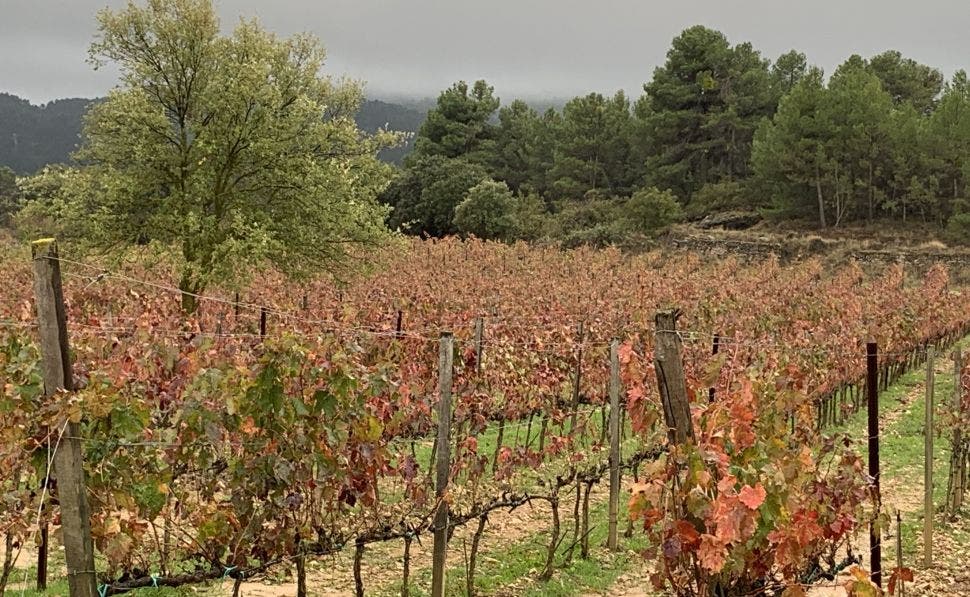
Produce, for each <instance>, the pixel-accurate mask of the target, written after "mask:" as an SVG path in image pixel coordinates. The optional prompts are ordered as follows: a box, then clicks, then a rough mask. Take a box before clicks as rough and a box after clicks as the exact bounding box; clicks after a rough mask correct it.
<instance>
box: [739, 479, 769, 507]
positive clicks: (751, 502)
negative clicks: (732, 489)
mask: <svg viewBox="0 0 970 597" xmlns="http://www.w3.org/2000/svg"><path fill="white" fill-rule="evenodd" d="M766 495H767V494H766V493H765V488H764V486H763V485H761V483H758V484H757V485H755V486H754V487H751V486H750V485H745V486H744V487H742V488H741V493H740V494H738V499H740V500H741V503H742V504H744V505H745V506H747V507H748V508H750V509H751V510H757V509H758V508H759V507H761V504H763V503H764V502H765V496H766Z"/></svg>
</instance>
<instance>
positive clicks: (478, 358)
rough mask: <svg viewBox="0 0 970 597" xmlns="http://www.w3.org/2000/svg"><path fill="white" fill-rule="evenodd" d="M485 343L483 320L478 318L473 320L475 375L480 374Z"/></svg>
mask: <svg viewBox="0 0 970 597" xmlns="http://www.w3.org/2000/svg"><path fill="white" fill-rule="evenodd" d="M484 342H485V318H483V317H479V318H478V319H476V320H475V373H476V375H481V374H482V356H483V354H484V350H483V349H484V346H483V344H484Z"/></svg>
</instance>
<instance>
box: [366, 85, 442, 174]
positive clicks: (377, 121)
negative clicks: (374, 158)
mask: <svg viewBox="0 0 970 597" xmlns="http://www.w3.org/2000/svg"><path fill="white" fill-rule="evenodd" d="M427 115H428V114H427V110H424V111H422V110H419V109H416V108H411V107H407V106H402V105H400V104H392V103H388V102H384V101H381V100H365V101H364V103H363V104H361V106H360V111H359V112H358V113H357V118H356V120H357V126H358V127H360V129H361V130H362V131H366V132H368V133H373V132H375V131H377V130H378V129H386V130H390V131H400V132H402V133H412V134H410V135H408V139H407V142H406V143H405V144H404V145H402V146H400V147H392V148H390V149H385V150H384V151H382V152H381V153H380V154H379V157H380V158H381V159H382V160H384V161H385V162H389V163H392V164H400V163H401V161H402V160H404V156H406V155H407V154H408V153H410V152H411V149H412V148H413V147H414V135H413V133H417V132H418V129H419V128H421V125H422V124H423V123H424V119H425V118H426V117H427Z"/></svg>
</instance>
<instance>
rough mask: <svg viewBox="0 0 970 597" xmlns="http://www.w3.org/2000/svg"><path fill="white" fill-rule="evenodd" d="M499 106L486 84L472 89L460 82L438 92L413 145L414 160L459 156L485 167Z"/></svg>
mask: <svg viewBox="0 0 970 597" xmlns="http://www.w3.org/2000/svg"><path fill="white" fill-rule="evenodd" d="M498 107H499V99H498V98H497V97H495V89H494V88H493V87H491V86H489V85H488V84H487V83H486V82H485V81H476V82H475V83H474V85H472V86H471V87H469V86H468V84H467V83H466V82H464V81H459V82H457V83H455V84H454V85H452V86H451V87H450V88H449V89H446V90H445V91H443V92H441V95H439V96H438V103H437V104H436V105H435V107H434V108H433V109H431V110H430V111H429V112H428V118H427V119H426V120H425V121H424V124H422V125H421V128H420V130H419V131H418V135H417V138H416V140H415V145H414V154H413V155H414V158H415V159H417V158H420V157H426V156H434V155H440V156H444V157H447V158H457V157H461V158H463V159H465V160H467V161H469V162H475V163H478V164H482V165H485V164H487V163H488V162H489V159H490V157H491V156H492V155H493V151H494V143H495V139H494V137H495V131H494V128H495V127H494V125H493V124H492V123H491V119H492V116H493V115H494V114H495V111H496V110H497V109H498Z"/></svg>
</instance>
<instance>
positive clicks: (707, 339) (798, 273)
mask: <svg viewBox="0 0 970 597" xmlns="http://www.w3.org/2000/svg"><path fill="white" fill-rule="evenodd" d="M370 259H371V261H370V264H369V268H368V271H367V272H366V273H364V274H361V275H359V276H356V277H353V278H351V279H345V280H340V281H336V282H335V281H334V280H333V279H331V278H321V279H319V280H314V281H309V282H306V283H302V284H297V283H294V282H289V281H287V280H285V279H284V278H283V277H282V276H277V275H274V274H266V275H260V276H258V277H257V278H256V279H255V280H253V282H252V283H251V284H250V285H249V286H248V287H247V288H244V289H240V290H235V289H212V290H210V291H207V292H206V293H204V294H202V295H199V296H198V297H196V298H197V299H198V304H199V305H200V307H199V310H198V311H197V312H196V313H195V314H193V315H192V316H186V315H185V314H184V313H183V312H182V310H181V305H182V300H181V298H182V297H181V295H180V293H179V291H178V290H177V288H176V287H177V285H178V284H177V276H176V273H175V268H174V267H173V265H172V264H170V263H167V262H165V261H155V262H153V261H151V260H149V259H148V258H146V257H138V258H131V259H127V260H121V261H117V260H116V261H106V260H103V261H97V260H94V259H80V258H77V259H75V258H72V256H71V255H70V253H69V252H68V251H67V250H65V249H63V248H62V250H61V253H60V256H59V257H52V258H50V260H51V261H53V262H56V265H57V266H58V268H59V270H60V275H61V276H62V278H63V296H64V300H65V303H66V311H67V329H68V332H69V342H70V350H71V355H72V359H73V380H74V391H73V392H60V393H57V394H56V395H54V396H51V397H46V395H45V388H44V382H43V373H42V371H41V369H42V367H41V365H40V363H41V350H40V338H39V330H38V325H37V315H36V313H35V307H34V290H33V286H32V285H33V284H34V275H35V274H34V270H32V260H31V256H30V254H29V252H28V251H27V250H26V249H24V248H17V247H10V246H8V247H5V248H0V260H2V261H0V263H2V266H0V270H2V280H3V284H4V288H3V290H2V292H0V370H2V372H3V373H2V375H3V380H4V383H3V393H2V395H0V469H2V470H3V476H2V481H0V533H2V535H3V537H4V538H5V547H4V550H3V553H4V555H5V563H4V570H3V577H2V579H0V594H2V587H3V586H5V585H7V584H8V583H10V582H20V581H21V579H19V578H13V576H14V575H16V574H17V569H16V567H15V565H14V564H15V562H16V561H17V556H18V555H19V554H20V553H21V552H24V551H27V552H29V553H30V554H31V556H30V557H31V560H32V561H33V559H34V557H35V552H36V551H37V549H38V548H37V547H35V546H37V545H40V546H41V547H40V549H41V550H42V551H43V550H46V549H47V543H48V541H51V540H53V539H54V538H55V536H56V531H57V529H58V528H59V525H60V522H61V512H60V508H59V503H60V501H59V497H60V493H59V487H58V485H57V482H56V478H57V475H56V474H54V473H56V471H52V468H53V467H52V465H51V463H52V453H53V452H56V450H57V449H58V447H59V446H61V445H62V444H63V443H64V442H66V441H77V442H79V443H80V445H81V447H82V452H83V461H84V472H85V478H86V488H87V494H88V502H89V506H90V526H91V536H92V538H93V542H94V547H95V550H96V553H97V566H96V571H95V572H96V577H97V586H98V587H99V588H98V591H99V593H101V594H102V595H114V594H121V593H126V592H130V591H133V590H136V589H140V588H145V587H166V586H167V587H179V586H185V585H195V584H201V583H206V582H209V581H217V580H220V579H226V578H231V579H234V582H235V589H236V591H237V592H238V590H239V586H240V584H241V583H242V582H243V581H246V580H249V579H253V578H258V577H259V576H260V575H263V574H266V573H267V572H268V571H270V570H272V569H273V568H275V567H280V566H295V567H296V569H297V575H298V578H299V586H300V592H301V594H306V591H307V588H306V563H307V560H308V559H313V558H321V557H324V556H328V555H331V554H335V553H338V552H342V551H345V550H351V551H352V552H353V554H354V561H355V564H354V575H355V582H354V584H355V586H356V591H357V593H358V594H364V592H365V591H366V590H367V587H366V581H367V579H366V578H365V575H364V574H362V572H361V563H362V561H363V560H364V559H365V558H366V557H367V549H368V546H372V545H374V544H378V543H387V542H397V543H400V544H402V545H403V546H404V551H403V556H402V557H403V560H404V567H403V570H404V572H403V575H402V576H403V578H402V579H401V593H402V594H405V595H407V594H408V593H409V591H411V592H415V591H418V590H421V591H424V590H428V587H422V586H415V585H416V583H418V581H416V580H414V579H412V578H410V576H409V568H410V567H409V558H410V550H411V548H412V544H413V543H414V542H421V541H423V540H428V541H430V539H431V537H432V536H433V535H437V536H438V537H437V538H439V539H442V540H443V541H444V542H445V543H447V538H448V537H449V536H450V535H451V534H452V533H453V532H455V528H457V527H464V526H466V525H467V526H468V527H469V528H470V529H471V537H472V541H471V545H470V547H467V548H466V555H465V568H466V575H465V577H466V581H467V587H462V590H463V591H464V592H467V593H469V594H471V593H474V592H475V591H476V585H475V578H474V571H475V566H476V554H477V550H478V540H479V538H480V537H481V535H482V533H483V530H484V529H485V528H486V527H487V525H488V524H489V516H490V515H491V514H492V513H495V512H501V511H508V510H510V509H514V508H517V507H522V506H524V505H526V504H533V503H541V504H543V508H545V509H547V510H548V512H549V520H548V523H549V528H550V532H549V545H548V557H547V559H546V564H545V567H544V568H543V569H542V570H539V571H537V574H538V576H539V578H540V579H548V578H550V577H551V576H552V575H553V574H554V572H555V570H556V569H557V568H558V567H562V566H565V565H567V564H568V563H569V562H571V561H573V560H574V559H580V558H587V557H590V546H589V536H590V529H591V527H592V526H594V525H596V524H602V525H607V524H608V525H609V526H610V539H609V541H610V542H611V547H613V546H615V544H616V541H617V538H616V535H617V533H616V527H617V526H619V527H620V528H621V530H622V529H623V528H626V527H627V524H628V522H627V521H626V520H618V519H617V505H616V503H615V500H616V499H617V498H616V497H615V496H613V497H612V499H611V503H610V507H609V511H610V516H609V520H608V521H595V520H594V521H591V520H590V494H591V491H592V490H593V487H594V486H595V485H597V484H600V483H602V484H604V485H607V484H611V485H612V484H615V485H616V486H617V487H618V486H619V485H620V484H621V480H620V477H621V476H622V478H623V482H622V483H623V487H624V492H625V493H624V494H623V495H624V497H623V498H622V499H623V500H624V501H626V500H629V511H630V514H631V517H632V518H633V519H635V521H636V527H637V529H640V530H634V531H633V532H638V533H645V534H646V536H647V537H648V538H649V541H650V543H651V545H652V546H653V547H652V549H651V550H648V553H647V554H645V557H647V558H648V559H650V560H652V561H654V562H655V563H654V564H653V566H654V573H653V576H652V577H651V582H652V584H653V585H654V587H655V588H656V589H657V590H662V591H664V592H667V593H676V594H683V595H691V594H713V593H712V591H721V593H719V594H770V593H771V592H775V593H776V594H781V593H782V591H785V594H787V595H797V594H803V593H797V592H795V591H800V590H801V588H800V587H802V586H803V585H810V584H812V582H814V581H815V580H817V579H818V578H821V577H822V576H824V575H826V574H829V575H831V574H834V573H835V572H837V569H840V568H842V567H844V563H845V560H846V554H847V553H851V551H852V547H851V544H852V542H853V541H855V540H856V538H857V534H858V531H859V530H860V529H864V528H865V527H866V526H867V525H868V524H869V523H870V522H871V521H873V520H877V519H878V514H879V507H878V492H874V491H873V490H872V487H871V483H870V482H871V479H870V477H869V476H867V474H866V470H865V464H864V462H863V459H862V457H861V456H860V455H859V446H857V445H856V444H854V443H853V442H852V441H850V440H848V439H846V438H840V437H839V436H838V435H836V434H835V432H834V430H833V429H834V428H835V427H836V426H837V425H839V424H840V423H842V422H843V421H844V420H845V418H846V417H847V416H849V415H850V414H851V413H853V412H855V411H857V410H859V409H860V408H864V403H865V386H866V384H865V378H866V373H867V368H866V364H867V363H866V357H867V342H875V343H876V344H877V345H878V351H879V352H878V365H879V367H878V371H879V376H880V377H879V384H880V385H881V386H882V387H885V386H886V385H888V384H889V383H891V382H892V380H893V379H895V378H897V377H899V376H900V375H902V374H903V373H904V372H906V371H909V370H911V369H912V368H913V367H915V366H917V365H918V364H919V363H921V362H922V359H923V358H925V355H926V349H927V347H928V346H930V345H935V346H938V347H942V346H947V345H949V344H951V343H953V342H955V341H957V340H958V339H960V338H962V337H963V336H965V335H966V334H967V333H968V331H970V297H968V295H967V291H966V290H964V289H962V288H957V287H953V286H952V285H951V284H950V282H949V276H948V272H947V270H946V268H945V267H943V266H934V267H933V268H931V269H930V270H929V271H928V272H927V273H925V275H923V276H921V277H918V278H914V277H913V276H910V275H908V274H907V273H906V272H904V270H903V268H902V267H900V266H888V267H880V268H878V269H877V270H870V269H865V270H864V269H863V268H862V267H860V266H858V265H856V264H854V263H848V264H846V265H844V266H841V267H838V268H835V269H832V268H831V267H828V266H826V265H823V263H822V262H820V261H812V260H809V261H804V262H801V263H798V264H795V265H787V266H783V265H781V264H780V263H779V262H778V261H777V260H775V259H765V260H761V261H758V262H756V263H747V264H746V263H742V262H740V261H738V260H734V259H720V260H711V259H706V258H701V257H698V256H696V255H691V254H686V253H676V254H664V253H660V252H655V253H648V254H643V255H635V256H631V255H628V254H623V253H621V252H619V251H615V250H592V249H577V250H573V251H560V250H558V249H552V248H541V247H530V246H526V245H524V244H516V245H505V244H501V243H490V242H479V241H459V240H453V239H447V240H441V241H409V242H407V243H401V244H399V245H396V246H394V247H393V248H391V249H387V250H385V251H383V252H381V253H380V254H378V255H375V256H372V257H371V258H370ZM658 313H661V314H664V313H666V314H667V315H669V316H671V317H673V314H674V313H679V314H680V315H679V317H675V318H673V319H674V322H675V325H670V326H666V325H658V321H659V319H658V315H657V314H658ZM668 341H669V343H670V344H671V345H672V346H673V349H672V350H676V352H677V354H679V355H681V359H680V362H679V363H671V362H670V361H669V360H664V359H663V358H660V359H659V360H658V354H659V352H660V346H659V345H660V344H666V343H668ZM658 363H659V365H660V368H661V369H662V370H660V371H658ZM674 366H676V370H673V369H669V368H670V367H674ZM671 371H673V372H674V374H676V373H677V372H678V371H680V372H682V377H683V382H684V385H685V387H686V389H687V395H688V396H689V400H690V406H689V410H688V411H687V412H686V415H685V416H686V418H687V423H686V427H684V428H683V429H681V428H677V429H671V427H672V425H671V424H670V422H671V420H672V417H673V419H676V418H677V417H676V415H677V413H671V412H667V411H668V410H669V409H667V408H665V407H667V402H666V400H662V399H661V397H662V396H664V395H665V393H666V392H669V391H670V388H668V387H667V386H668V385H670V384H671V382H672V381H673V382H676V379H675V377H676V375H674V377H671ZM965 376H966V377H968V378H970V370H967V371H966V373H965ZM658 378H659V379H661V380H662V381H661V383H660V384H659V385H658ZM968 394H970V392H968ZM611 399H612V401H613V403H614V405H615V404H617V403H619V404H620V408H619V409H617V408H615V406H614V407H613V408H611V407H610V403H611ZM681 414H683V413H681ZM443 415H444V416H443ZM948 421H949V422H948V423H947V424H948V425H951V426H953V427H956V428H958V429H959V428H960V427H962V426H965V418H964V419H963V420H961V419H960V417H959V416H956V417H952V418H951V419H949V420H948ZM69 429H74V430H76V431H77V435H72V433H73V432H72V433H68V432H67V430H69ZM680 432H683V437H681V436H680ZM611 453H612V455H611ZM962 458H963V459H964V460H966V458H967V450H966V449H965V448H964V451H963V456H962ZM611 465H613V466H611ZM964 466H965V464H964ZM611 476H612V477H613V479H612V480H611ZM611 481H612V482H611ZM544 511H545V510H544ZM436 543H437V542H436ZM439 557H440V558H444V557H445V555H444V552H441V554H440V555H439V554H438V553H437V552H436V553H435V558H439ZM443 561H444V560H442V563H443ZM76 572H77V573H78V574H83V573H85V572H86V571H76ZM886 576H887V577H888V576H889V574H886ZM433 582H435V583H437V582H439V579H438V578H437V575H436V577H435V580H434V581H433ZM441 582H443V580H442V581H441Z"/></svg>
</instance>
